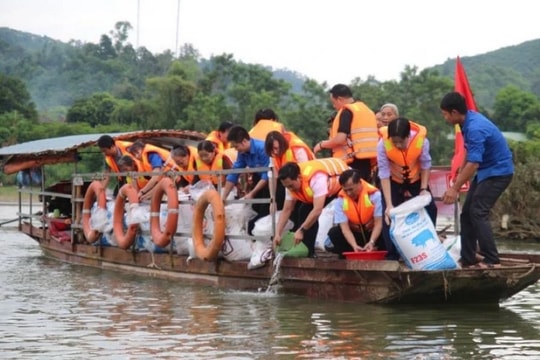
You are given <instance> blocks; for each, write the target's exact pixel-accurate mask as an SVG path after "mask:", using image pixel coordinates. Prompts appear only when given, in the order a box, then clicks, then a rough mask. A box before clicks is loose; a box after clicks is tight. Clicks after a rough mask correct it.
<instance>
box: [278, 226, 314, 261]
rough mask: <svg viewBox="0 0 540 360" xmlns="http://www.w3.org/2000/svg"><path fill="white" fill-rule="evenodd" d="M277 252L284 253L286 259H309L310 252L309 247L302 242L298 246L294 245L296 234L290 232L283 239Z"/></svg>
mask: <svg viewBox="0 0 540 360" xmlns="http://www.w3.org/2000/svg"><path fill="white" fill-rule="evenodd" d="M277 251H278V252H280V253H283V256H284V257H296V258H301V257H307V256H308V253H309V250H308V248H307V246H306V245H305V244H304V243H303V242H301V243H300V244H298V245H295V243H294V233H293V232H288V233H286V234H285V235H284V236H283V237H282V238H281V244H279V246H278V248H277Z"/></svg>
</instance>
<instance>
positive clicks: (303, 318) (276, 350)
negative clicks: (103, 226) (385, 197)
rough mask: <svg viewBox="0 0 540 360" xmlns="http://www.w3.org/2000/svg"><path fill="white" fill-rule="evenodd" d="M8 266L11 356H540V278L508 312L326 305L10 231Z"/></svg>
mask: <svg viewBox="0 0 540 360" xmlns="http://www.w3.org/2000/svg"><path fill="white" fill-rule="evenodd" d="M537 245H538V244H529V245H525V246H526V247H530V250H531V251H540V246H537ZM0 264H1V269H2V270H1V271H0V358H3V359H52V358H54V359H81V358H84V359H88V358H92V357H94V358H99V359H157V358H159V359H278V358H279V359H540V284H538V283H537V284H536V285H534V286H531V287H529V288H528V289H526V290H525V291H523V292H521V293H519V294H517V295H516V296H514V297H513V298H511V299H509V300H507V301H505V302H503V303H502V304H501V306H500V307H499V308H496V309H494V308H484V307H478V306H475V307H469V306H459V307H457V306H454V307H448V306H444V305H443V306H439V307H425V306H393V307H390V306H373V305H362V304H350V303H340V302H329V301H319V300H312V299H307V298H303V297H297V296H290V295H278V294H267V293H260V294H257V293H249V292H236V291H226V290H220V289H216V288H212V287H200V286H199V287H196V286H189V285H185V284H181V283H178V282H175V281H167V280H158V279H154V278H147V277H141V276H132V275H129V274H125V273H117V272H107V271H101V270H96V269H91V268H85V267H79V266H72V265H67V264H63V263H59V262H57V261H55V260H51V259H48V258H45V257H43V256H42V253H41V251H40V249H39V247H38V245H37V243H35V242H34V241H33V240H31V239H30V238H28V237H26V236H25V235H22V234H19V233H17V232H15V231H14V229H5V228H0Z"/></svg>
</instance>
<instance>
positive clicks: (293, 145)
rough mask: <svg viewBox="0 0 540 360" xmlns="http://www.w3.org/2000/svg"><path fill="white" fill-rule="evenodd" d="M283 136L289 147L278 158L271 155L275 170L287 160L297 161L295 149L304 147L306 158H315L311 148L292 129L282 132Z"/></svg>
mask: <svg viewBox="0 0 540 360" xmlns="http://www.w3.org/2000/svg"><path fill="white" fill-rule="evenodd" d="M283 136H284V137H285V140H286V141H287V143H288V144H289V148H288V149H287V150H286V151H285V152H284V153H283V155H281V157H280V158H277V157H272V159H273V161H274V168H275V169H276V171H279V169H281V167H282V166H283V165H284V164H285V163H287V162H289V161H294V162H296V163H297V162H298V160H297V159H296V156H295V153H294V151H295V150H296V149H304V151H305V152H306V154H307V157H308V160H313V159H315V155H314V154H313V151H311V148H310V147H309V146H307V145H306V143H305V142H304V141H302V139H300V138H299V137H298V136H297V135H296V134H295V133H293V132H292V131H287V132H285V133H284V134H283Z"/></svg>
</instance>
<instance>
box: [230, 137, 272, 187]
mask: <svg viewBox="0 0 540 360" xmlns="http://www.w3.org/2000/svg"><path fill="white" fill-rule="evenodd" d="M249 142H250V145H249V152H246V153H241V152H239V153H238V155H237V157H236V161H235V162H234V164H233V167H232V168H233V169H245V168H256V167H269V166H270V158H269V157H268V155H266V151H265V150H264V141H262V140H257V139H251V140H249ZM260 174H261V179H262V180H268V172H267V171H263V172H261V173H260ZM239 177H240V174H229V175H227V181H230V182H232V183H233V184H236V183H237V182H238V178H239Z"/></svg>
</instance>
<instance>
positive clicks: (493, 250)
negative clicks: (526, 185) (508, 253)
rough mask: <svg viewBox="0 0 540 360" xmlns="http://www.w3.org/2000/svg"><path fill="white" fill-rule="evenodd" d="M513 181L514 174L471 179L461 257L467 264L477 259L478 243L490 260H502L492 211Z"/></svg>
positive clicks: (465, 209) (466, 200)
mask: <svg viewBox="0 0 540 360" xmlns="http://www.w3.org/2000/svg"><path fill="white" fill-rule="evenodd" d="M510 182H512V175H507V176H494V177H490V178H487V179H486V180H484V181H482V182H480V183H478V182H477V180H476V177H475V178H474V180H473V181H472V183H471V187H470V189H469V192H468V193H467V197H466V198H465V203H464V204H463V209H462V211H461V217H460V225H461V261H462V264H463V265H472V264H475V263H476V246H477V244H478V247H479V248H480V255H482V256H484V262H485V263H487V264H498V263H499V262H500V261H499V253H498V251H497V246H496V245H495V240H494V239H493V231H492V229H491V224H490V222H489V212H490V211H491V208H493V205H495V203H496V202H497V199H499V197H500V196H501V194H502V193H503V192H504V190H505V189H506V188H507V187H508V185H510Z"/></svg>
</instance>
